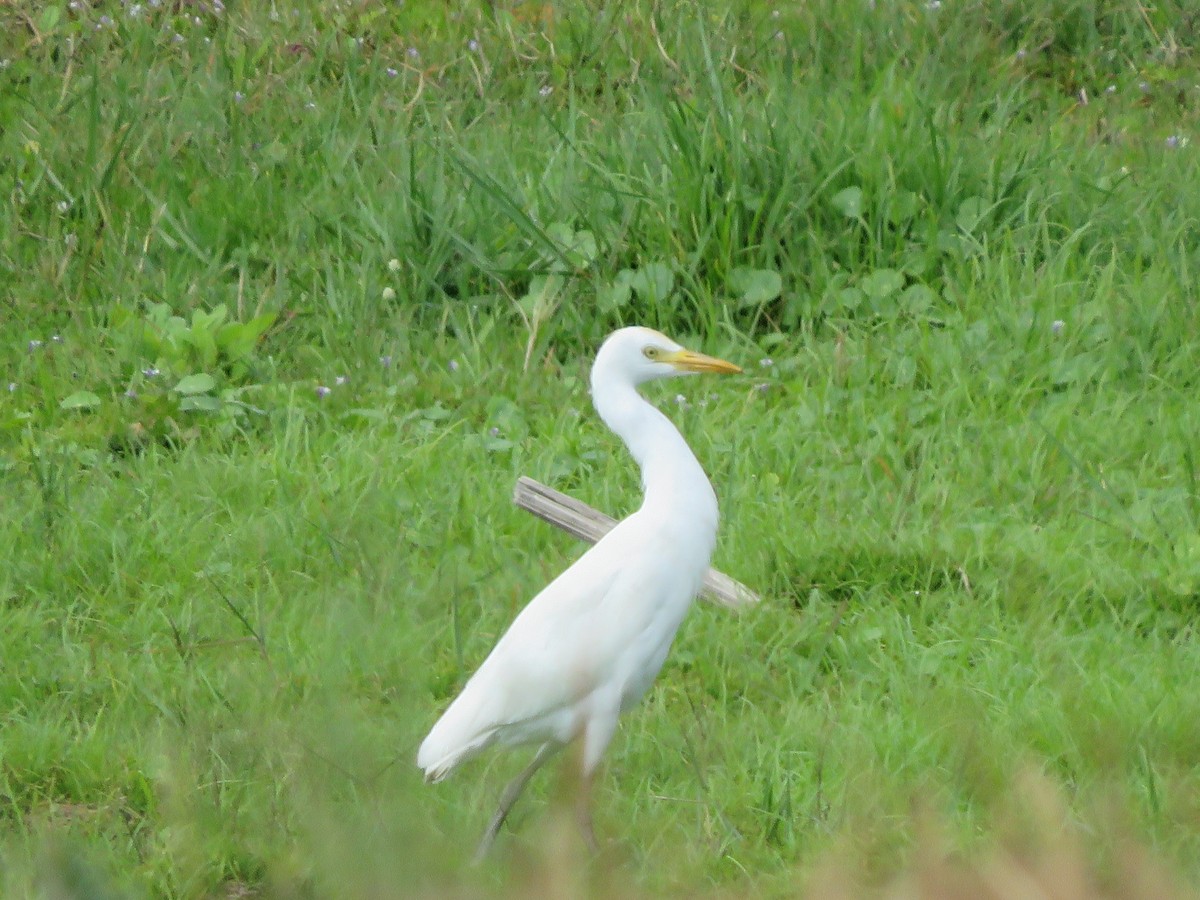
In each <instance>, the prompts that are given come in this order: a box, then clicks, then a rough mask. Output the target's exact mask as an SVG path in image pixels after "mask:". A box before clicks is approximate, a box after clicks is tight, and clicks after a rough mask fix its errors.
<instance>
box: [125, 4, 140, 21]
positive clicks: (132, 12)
mask: <svg viewBox="0 0 1200 900" xmlns="http://www.w3.org/2000/svg"><path fill="white" fill-rule="evenodd" d="M141 14H142V4H140V3H135V4H133V6H131V7H129V12H128V15H129V18H131V19H136V18H137V17H138V16H140V15H141Z"/></svg>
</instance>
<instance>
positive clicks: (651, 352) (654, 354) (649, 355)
mask: <svg viewBox="0 0 1200 900" xmlns="http://www.w3.org/2000/svg"><path fill="white" fill-rule="evenodd" d="M642 353H643V354H645V356H646V359H658V354H659V349H658V348H657V347H647V348H646V349H645V350H643V351H642Z"/></svg>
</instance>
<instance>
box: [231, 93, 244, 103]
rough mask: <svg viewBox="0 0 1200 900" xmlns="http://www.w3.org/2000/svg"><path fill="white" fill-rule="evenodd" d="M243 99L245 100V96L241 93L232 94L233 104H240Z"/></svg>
mask: <svg viewBox="0 0 1200 900" xmlns="http://www.w3.org/2000/svg"><path fill="white" fill-rule="evenodd" d="M245 99H246V95H245V94H243V93H242V92H241V91H234V92H233V102H234V103H241V102H242V101H243V100H245Z"/></svg>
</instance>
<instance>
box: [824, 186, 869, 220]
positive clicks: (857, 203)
mask: <svg viewBox="0 0 1200 900" xmlns="http://www.w3.org/2000/svg"><path fill="white" fill-rule="evenodd" d="M829 202H830V203H832V204H833V208H834V209H836V210H837V211H838V212H840V213H841V214H842V215H843V216H845V217H846V218H848V219H861V218H862V214H863V192H862V188H860V187H848V188H843V189H842V190H840V191H838V192H837V193H836V194H834V195H833V196H832V197H830V198H829Z"/></svg>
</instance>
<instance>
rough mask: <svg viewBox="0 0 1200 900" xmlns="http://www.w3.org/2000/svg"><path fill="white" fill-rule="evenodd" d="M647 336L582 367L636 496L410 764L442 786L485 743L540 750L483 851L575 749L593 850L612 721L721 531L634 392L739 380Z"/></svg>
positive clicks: (684, 458)
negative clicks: (556, 759) (534, 786)
mask: <svg viewBox="0 0 1200 900" xmlns="http://www.w3.org/2000/svg"><path fill="white" fill-rule="evenodd" d="M739 371H741V370H740V369H738V367H737V366H734V365H733V364H731V363H728V362H725V361H723V360H719V359H714V358H713V357H709V356H704V355H703V354H699V353H693V352H691V351H688V350H684V349H683V348H682V347H680V346H679V345H678V344H676V343H675V342H674V341H672V340H671V339H670V338H668V337H666V336H665V335H662V334H660V333H659V332H657V331H653V330H651V329H649V328H637V327H634V328H622V329H621V330H619V331H616V332H614V333H613V334H612V335H610V336H609V338H608V339H607V340H606V341H605V342H604V344H603V346H602V347H601V348H600V352H599V353H598V354H597V356H596V362H595V364H594V366H593V367H592V400H593V402H594V404H595V406H596V411H597V412H598V413H599V414H600V417H601V419H603V420H604V422H605V424H607V425H608V427H609V428H611V429H612V430H613V432H615V433H616V434H617V436H618V437H620V438H621V440H623V441H624V442H625V445H626V446H627V447H628V448H629V451H630V453H631V454H632V455H633V458H634V459H635V460H636V461H637V463H638V465H639V466H640V467H641V470H642V488H643V491H644V493H645V498H644V500H643V502H642V506H641V508H640V509H638V511H637V512H635V513H633V515H631V516H629V517H628V518H627V519H625V520H623V521H622V522H620V523H618V524H617V525H616V527H614V528H613V530H612V531H610V532H609V533H608V534H607V535H605V536H604V537H603V538H601V540H600V541H599V542H597V543H596V545H595V546H593V547H592V548H591V549H589V550H588V551H587V552H586V553H585V554H584V555H583V556H582V557H580V559H579V560H578V561H577V562H576V563H575V564H574V565H572V566H571V567H570V568H568V569H567V570H566V571H565V572H563V573H562V574H561V575H559V576H558V577H557V578H556V579H554V581H552V582H551V583H550V584H549V585H547V586H546V588H545V589H543V590H542V592H541V593H539V594H538V595H537V596H536V597H534V598H533V600H532V601H530V603H529V605H528V606H526V607H525V609H524V610H522V612H521V614H520V615H518V616H517V618H516V620H515V621H514V622H513V623H512V625H511V626H510V627H509V629H508V631H507V632H506V633H505V634H504V636H503V637H501V638H500V640H499V642H498V643H497V644H496V646H495V648H493V650H492V652H491V653H490V654H489V655H488V657H487V659H485V660H484V662H483V664H482V665H481V666H480V667H479V670H478V671H477V672H476V673H475V674H474V675H473V676H472V677H471V679H470V680H469V681H468V682H467V684H466V686H465V687H464V688H463V690H462V692H461V693H460V694H459V695H458V697H457V698H456V699H455V700H454V702H453V703H451V704H450V708H449V709H447V710H446V712H445V714H444V715H443V716H442V717H441V719H439V720H438V722H437V724H436V725H434V726H433V729H432V730H431V731H430V732H429V735H428V737H426V738H425V740H424V742H423V743H422V744H421V748H420V750H419V751H418V754H417V765H418V766H420V767H421V768H422V769H423V770H424V771H425V777H426V779H427V780H429V781H440V780H441V779H442V778H445V777H446V775H447V774H449V773H450V771H451V770H452V769H454V768H455V767H456V766H457V765H459V764H460V763H462V762H463V761H464V760H467V759H470V758H471V757H473V756H475V755H477V754H478V753H480V752H482V751H483V750H485V749H487V748H488V747H490V746H492V745H493V744H500V745H514V744H539V745H541V746H540V748H539V750H538V753H537V755H536V757H535V758H534V761H533V763H532V764H531V765H530V766H529V767H528V768H527V769H526V770H525V771H524V772H522V773H521V775H519V776H518V777H517V778H516V779H515V780H514V781H513V782H512V783H511V784H510V785H509V787H508V788H507V790H506V791H505V795H504V798H503V799H502V801H501V804H500V809H499V810H498V811H497V813H496V816H495V817H494V818H493V820H492V823H491V825H490V826H489V827H488V830H487V832H486V833H485V835H484V839H483V842H482V844H481V846H480V854H481V855H482V854H483V853H485V852H486V851H487V849H488V847H489V846H490V844H491V842H492V840H493V839H494V838H495V835H496V833H497V832H498V831H499V829H500V826H501V825H502V824H503V822H504V819H505V817H506V816H507V814H508V811H509V809H511V807H512V805H513V803H515V802H516V799H517V797H518V796H519V795H520V793H521V790H522V789H523V788H524V786H525V784H526V782H527V781H528V780H529V778H530V776H532V775H533V773H534V771H535V770H536V769H537V768H538V767H539V766H540V765H541V764H542V763H543V762H545V760H546V759H548V758H549V757H550V756H552V755H553V754H554V752H556V751H557V750H559V749H561V748H562V747H564V746H566V745H567V744H569V743H571V742H572V741H574V740H577V739H578V740H580V741H581V744H582V746H581V750H582V767H583V784H584V788H585V789H584V791H583V792H582V793H581V798H580V808H579V812H580V824H581V826H582V827H583V829H584V835H585V837H587V838H588V840H589V842H592V841H593V838H592V832H591V818H590V812H589V807H588V797H587V794H588V791H587V788H588V787H589V786H590V783H591V779H592V776H593V774H594V772H595V770H596V767H597V766H598V764H599V762H600V759H601V757H602V756H603V754H604V750H605V748H606V747H607V746H608V744H609V741H610V740H611V739H612V736H613V733H614V732H615V731H616V727H617V718H618V716H619V715H620V713H622V712H624V711H626V710H628V709H629V708H630V707H632V706H633V705H634V704H635V703H636V702H637V701H638V700H640V699H641V697H642V696H643V695H644V694H645V692H646V690H647V689H648V688H649V687H650V684H651V683H652V682H653V681H654V678H655V676H656V675H657V674H658V671H659V669H661V668H662V664H663V661H664V660H665V659H666V656H667V651H668V650H669V649H670V646H671V641H672V640H673V639H674V637H675V632H676V631H677V630H678V628H679V625H680V623H681V622H682V621H683V617H684V616H685V615H686V613H687V611H688V609H689V608H690V606H691V603H692V600H693V598H694V597H695V596H696V593H697V592H698V591H699V589H700V586H701V583H702V581H703V579H704V574H705V572H706V571H707V570H708V564H709V558H710V557H711V555H712V551H713V546H714V543H715V541H716V534H717V499H716V496H715V495H714V493H713V489H712V486H711V485H710V484H709V481H708V478H707V477H706V476H705V474H704V470H703V469H702V468H701V467H700V463H699V462H697V461H696V457H695V456H694V455H693V454H692V451H691V449H690V448H689V447H688V445H687V443H686V442H685V441H684V440H683V437H682V436H681V435H680V434H679V432H678V431H677V430H676V428H675V426H674V425H672V424H671V422H670V420H669V419H667V417H666V416H665V415H663V414H662V413H661V412H660V411H659V410H657V409H656V408H655V407H653V406H652V405H651V404H649V403H647V402H646V401H645V400H644V399H642V397H641V395H639V394H638V392H637V390H636V387H637V385H639V384H641V383H642V382H645V381H649V380H652V379H656V378H666V377H670V376H673V375H682V374H690V373H696V372H739Z"/></svg>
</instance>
